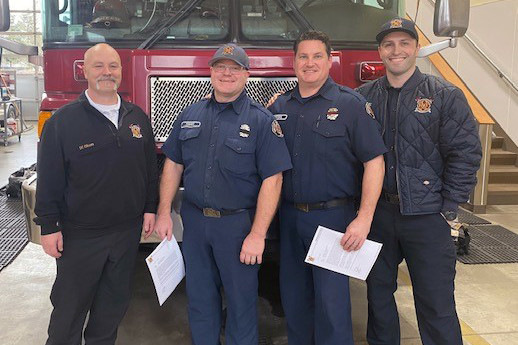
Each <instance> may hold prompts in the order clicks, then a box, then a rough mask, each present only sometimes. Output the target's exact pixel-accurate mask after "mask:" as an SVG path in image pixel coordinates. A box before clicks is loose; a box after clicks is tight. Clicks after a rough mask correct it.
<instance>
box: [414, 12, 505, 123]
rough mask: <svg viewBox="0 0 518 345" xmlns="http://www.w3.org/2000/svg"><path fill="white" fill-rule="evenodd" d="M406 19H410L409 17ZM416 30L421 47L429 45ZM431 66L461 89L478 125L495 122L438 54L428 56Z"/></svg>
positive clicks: (418, 29)
mask: <svg viewBox="0 0 518 345" xmlns="http://www.w3.org/2000/svg"><path fill="white" fill-rule="evenodd" d="M407 17H408V18H410V16H408V14H407ZM416 28H417V33H418V35H419V42H420V43H421V45H428V44H430V40H429V39H428V38H427V37H426V36H425V35H424V33H423V32H422V31H421V29H420V28H419V27H416ZM428 58H429V59H430V61H431V62H432V64H433V65H434V66H435V68H437V70H438V71H439V73H440V74H441V75H442V76H443V78H444V79H446V80H447V81H449V82H450V83H452V84H453V85H455V86H457V87H458V88H459V89H461V90H462V91H463V92H464V95H466V98H467V100H468V103H469V106H470V107H471V110H472V111H473V115H474V116H475V118H476V119H477V122H478V123H480V124H491V125H492V124H494V123H495V121H494V120H493V119H492V118H491V115H489V113H488V111H487V110H486V108H484V106H483V105H482V103H480V101H479V100H478V99H477V98H476V97H475V95H473V93H472V92H471V90H470V89H469V88H468V87H467V86H466V84H465V83H464V82H463V81H462V79H460V77H459V75H458V74H457V73H456V72H455V71H454V70H453V68H451V66H450V65H449V64H448V62H447V61H446V59H445V58H444V57H443V56H442V55H441V54H438V53H435V54H432V55H430V56H428Z"/></svg>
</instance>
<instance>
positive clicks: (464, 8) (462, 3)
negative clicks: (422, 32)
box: [433, 0, 469, 37]
mask: <svg viewBox="0 0 518 345" xmlns="http://www.w3.org/2000/svg"><path fill="white" fill-rule="evenodd" d="M433 17H434V20H433V32H434V34H435V36H439V37H462V36H464V34H465V33H466V30H468V24H469V0H436V1H435V12H434V16H433Z"/></svg>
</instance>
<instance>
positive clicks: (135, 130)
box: [129, 124, 142, 139]
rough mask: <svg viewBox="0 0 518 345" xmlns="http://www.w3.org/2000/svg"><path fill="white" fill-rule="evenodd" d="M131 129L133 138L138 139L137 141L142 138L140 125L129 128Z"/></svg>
mask: <svg viewBox="0 0 518 345" xmlns="http://www.w3.org/2000/svg"><path fill="white" fill-rule="evenodd" d="M129 129H130V130H131V134H133V138H137V139H140V138H142V134H141V133H140V126H139V125H136V124H132V125H130V126H129Z"/></svg>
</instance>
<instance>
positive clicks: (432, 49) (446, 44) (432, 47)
mask: <svg viewBox="0 0 518 345" xmlns="http://www.w3.org/2000/svg"><path fill="white" fill-rule="evenodd" d="M457 42H458V39H457V38H456V37H452V38H450V39H447V40H444V41H440V42H436V43H432V44H429V45H427V46H426V47H421V49H419V54H418V55H417V56H418V57H420V58H422V57H427V56H429V55H432V54H433V53H437V52H439V51H441V50H443V49H446V48H455V47H456V46H457Z"/></svg>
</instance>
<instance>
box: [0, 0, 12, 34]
mask: <svg viewBox="0 0 518 345" xmlns="http://www.w3.org/2000/svg"><path fill="white" fill-rule="evenodd" d="M9 27H11V15H10V12H9V0H0V32H4V31H7V30H9Z"/></svg>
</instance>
